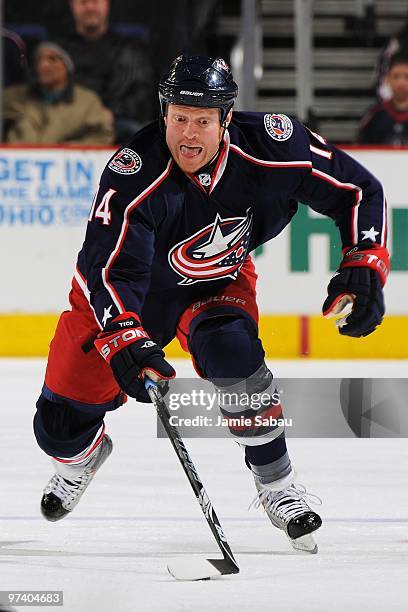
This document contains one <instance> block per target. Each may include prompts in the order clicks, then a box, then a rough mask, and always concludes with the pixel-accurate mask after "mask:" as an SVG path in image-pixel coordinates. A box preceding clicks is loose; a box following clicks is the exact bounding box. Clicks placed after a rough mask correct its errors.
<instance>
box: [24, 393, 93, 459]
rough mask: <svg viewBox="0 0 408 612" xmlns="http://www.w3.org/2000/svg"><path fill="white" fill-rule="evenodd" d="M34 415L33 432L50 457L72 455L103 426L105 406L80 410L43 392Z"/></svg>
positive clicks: (88, 441) (89, 441)
mask: <svg viewBox="0 0 408 612" xmlns="http://www.w3.org/2000/svg"><path fill="white" fill-rule="evenodd" d="M36 406H37V411H36V413H35V415H34V423H33V426H34V435H35V437H36V439H37V443H38V445H39V447H40V448H41V449H42V450H43V451H44V452H45V453H46V454H47V455H50V456H51V457H73V456H75V455H77V454H79V453H80V452H81V451H83V449H84V448H86V447H87V446H88V445H89V444H90V443H91V442H92V440H93V439H94V438H95V436H96V434H97V433H98V431H99V430H100V429H101V427H102V426H103V418H104V416H105V410H101V409H98V408H97V407H95V409H92V410H89V409H88V410H81V409H79V408H78V407H77V406H74V405H70V404H69V403H64V402H53V401H50V400H48V399H47V398H46V397H44V395H43V394H41V395H40V397H39V399H38V401H37V404H36Z"/></svg>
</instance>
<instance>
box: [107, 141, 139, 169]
mask: <svg viewBox="0 0 408 612" xmlns="http://www.w3.org/2000/svg"><path fill="white" fill-rule="evenodd" d="M141 167H142V160H141V159H140V156H139V155H138V154H137V153H136V151H133V149H128V148H127V147H125V148H124V149H121V150H120V151H119V152H118V153H116V155H115V157H114V158H113V159H112V160H111V161H110V162H109V164H108V168H110V169H111V170H113V171H114V172H117V173H118V174H136V172H139V170H140V168H141Z"/></svg>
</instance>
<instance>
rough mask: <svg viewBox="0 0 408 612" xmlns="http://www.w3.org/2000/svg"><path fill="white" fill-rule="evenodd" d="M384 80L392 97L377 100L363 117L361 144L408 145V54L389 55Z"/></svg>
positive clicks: (359, 139)
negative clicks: (388, 64)
mask: <svg viewBox="0 0 408 612" xmlns="http://www.w3.org/2000/svg"><path fill="white" fill-rule="evenodd" d="M386 80H387V84H388V85H389V87H390V91H391V99H390V100H385V101H382V102H379V103H378V104H376V105H375V106H373V107H372V108H371V109H369V111H368V112H367V113H366V115H365V116H364V117H363V119H362V121H361V124H360V128H359V134H358V138H357V141H358V142H359V143H361V144H388V145H406V144H408V53H396V54H395V55H393V56H392V58H391V60H390V66H389V69H388V72H387V78H386Z"/></svg>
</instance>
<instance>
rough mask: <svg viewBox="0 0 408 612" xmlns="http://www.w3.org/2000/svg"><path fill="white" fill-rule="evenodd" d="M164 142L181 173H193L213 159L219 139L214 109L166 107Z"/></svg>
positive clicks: (218, 114) (170, 105)
mask: <svg viewBox="0 0 408 612" xmlns="http://www.w3.org/2000/svg"><path fill="white" fill-rule="evenodd" d="M165 123H166V141H167V146H168V147H169V149H170V152H171V154H172V156H173V158H174V159H175V161H176V162H177V164H178V165H179V166H180V168H181V169H182V170H183V171H184V172H196V171H197V170H198V169H199V168H201V167H202V166H204V165H205V164H206V163H207V162H209V161H210V159H212V158H213V157H214V155H215V154H216V153H217V151H218V147H219V144H220V141H221V138H222V134H223V128H222V127H221V125H220V111H219V110H218V108H197V107H194V106H178V105H177V104H169V105H168V111H167V117H165Z"/></svg>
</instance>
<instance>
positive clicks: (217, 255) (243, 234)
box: [169, 208, 252, 285]
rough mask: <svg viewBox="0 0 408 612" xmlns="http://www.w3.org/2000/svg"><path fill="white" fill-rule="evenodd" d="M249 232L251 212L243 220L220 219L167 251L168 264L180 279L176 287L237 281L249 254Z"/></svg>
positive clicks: (237, 218) (240, 218)
mask: <svg viewBox="0 0 408 612" xmlns="http://www.w3.org/2000/svg"><path fill="white" fill-rule="evenodd" d="M251 229H252V213H251V212H250V209H249V208H248V210H247V214H246V216H245V217H230V218H228V219H222V218H221V217H220V215H219V214H217V216H216V218H215V221H214V222H213V223H211V224H210V225H207V226H206V227H205V228H203V229H200V230H199V231H198V232H196V233H195V234H194V235H193V236H190V237H189V238H187V239H186V240H183V241H182V242H179V243H178V244H176V245H175V246H174V247H173V248H172V249H171V251H170V252H169V263H170V265H171V267H172V268H173V270H174V271H175V272H177V274H179V275H180V276H181V277H182V279H183V280H181V281H180V282H179V283H178V284H179V285H191V284H193V283H198V282H204V281H211V280H217V279H219V278H226V277H228V276H229V277H230V278H232V279H234V280H235V279H236V277H237V276H238V272H239V271H240V269H241V267H242V265H243V263H244V261H245V257H246V255H247V252H248V245H249V240H250V236H251Z"/></svg>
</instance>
